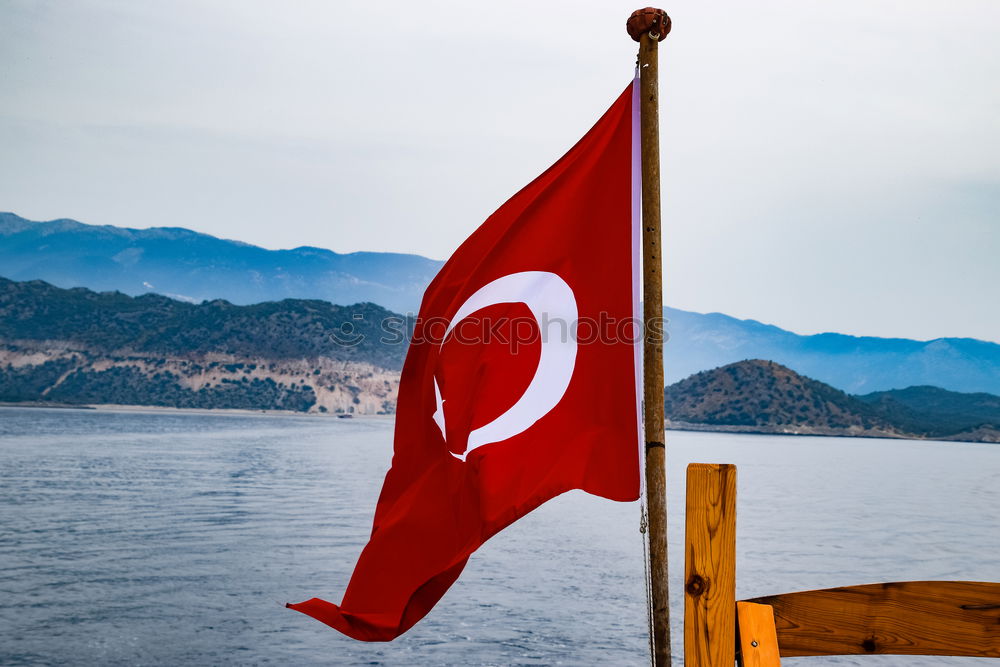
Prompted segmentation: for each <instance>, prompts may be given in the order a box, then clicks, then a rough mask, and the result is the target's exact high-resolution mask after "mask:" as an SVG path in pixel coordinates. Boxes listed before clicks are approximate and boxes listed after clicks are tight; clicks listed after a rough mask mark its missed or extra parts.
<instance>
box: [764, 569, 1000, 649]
mask: <svg viewBox="0 0 1000 667" xmlns="http://www.w3.org/2000/svg"><path fill="white" fill-rule="evenodd" d="M749 602H757V603H760V604H768V605H771V606H772V607H773V608H774V616H775V627H776V629H777V633H778V644H779V646H780V647H781V655H783V656H785V657H791V656H802V655H861V654H870V653H892V654H899V655H956V656H978V657H984V658H1000V583H983V582H974V581H904V582H895V583H883V584H867V585H864V586H850V587H847V588H829V589H826V590H818V591H805V592H801V593H786V594H784V595H771V596H768V597H762V598H755V599H753V600H749Z"/></svg>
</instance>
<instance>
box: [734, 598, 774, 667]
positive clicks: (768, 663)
mask: <svg viewBox="0 0 1000 667" xmlns="http://www.w3.org/2000/svg"><path fill="white" fill-rule="evenodd" d="M736 635H737V638H736V661H737V664H738V665H740V667H780V666H781V658H780V657H779V655H778V635H777V633H776V632H775V629H774V609H773V608H772V607H771V606H770V605H766V604H756V603H753V602H737V603H736Z"/></svg>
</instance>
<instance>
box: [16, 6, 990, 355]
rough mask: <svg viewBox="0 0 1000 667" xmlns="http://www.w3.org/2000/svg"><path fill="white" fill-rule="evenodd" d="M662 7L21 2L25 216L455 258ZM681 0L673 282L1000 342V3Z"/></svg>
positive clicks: (666, 182)
mask: <svg viewBox="0 0 1000 667" xmlns="http://www.w3.org/2000/svg"><path fill="white" fill-rule="evenodd" d="M637 7H638V5H637V4H635V3H631V2H630V3H624V2H620V1H618V0H599V1H598V0H587V1H584V0H574V1H573V2H568V1H566V2H562V1H560V2H539V1H537V0H536V1H533V2H527V1H521V0H505V1H504V2H497V3H490V4H489V5H485V4H477V3H468V2H464V3H459V2H413V1H412V0H411V1H410V2H382V3H376V4H372V3H370V2H364V3H362V2H353V1H340V0H338V1H336V2H331V1H329V0H322V1H304V0H290V1H288V2H281V3H277V2H264V1H262V0H214V1H213V2H196V1H194V0H172V1H171V2H169V3H147V2H135V1H134V0H123V1H119V0H115V1H111V0H76V1H74V2H62V1H59V0H0V100H2V102H0V210H6V211H13V212H15V213H17V214H19V215H21V216H23V217H26V218H29V219H33V220H49V219H54V218H62V217H67V218H73V219H76V220H80V221H82V222H86V223H90V224H110V225H118V226H127V227H138V228H145V227H156V226H179V227H187V228H190V229H195V230H198V231H201V232H205V233H209V234H213V235H216V236H221V237H225V238H232V239H238V240H241V241H246V242H249V243H254V244H257V245H261V246H264V247H268V248H291V247H296V246H301V245H310V246H319V247H326V248H330V249H332V250H335V251H337V252H351V251H357V250H373V251H394V252H408V253H418V254H422V255H426V256H429V257H433V258H437V259H445V258H447V256H448V255H449V254H450V253H451V252H452V251H453V250H454V249H455V248H456V247H457V246H458V245H459V244H460V243H461V242H462V240H464V239H465V237H466V236H468V234H469V233H471V232H472V231H473V230H474V229H475V228H476V227H477V226H478V225H479V224H480V223H481V222H482V221H483V220H484V219H485V218H486V217H487V216H488V215H489V214H490V213H491V212H492V211H493V210H495V209H496V208H497V206H499V205H500V204H501V203H503V201H505V200H506V199H507V198H508V197H509V196H511V195H512V194H513V193H514V192H516V191H517V190H518V189H519V188H520V187H522V186H523V185H525V184H526V183H528V182H529V181H531V180H532V179H533V178H534V177H535V176H537V175H538V174H539V173H540V172H541V171H543V170H544V169H545V168H546V167H548V166H549V165H550V164H551V163H552V162H554V161H555V160H556V159H558V158H559V157H560V156H561V155H562V154H563V153H564V152H565V151H566V150H567V149H568V148H569V147H570V146H572V145H573V143H575V142H576V140H577V139H579V138H580V136H582V135H583V134H584V133H585V132H586V130H587V129H589V127H590V126H591V125H592V124H593V122H594V121H596V119H597V118H598V117H599V116H600V115H601V113H602V112H603V111H604V110H605V109H606V108H607V107H608V106H609V105H610V103H611V102H612V101H613V100H614V98H615V97H616V96H617V94H618V93H619V92H620V91H621V90H622V89H623V88H624V86H625V85H626V84H627V83H628V81H629V80H630V78H631V76H632V69H633V66H634V62H635V51H636V47H635V44H634V43H633V42H632V41H631V40H630V39H629V38H628V36H627V35H626V33H625V29H624V22H625V19H626V18H627V17H628V15H629V14H630V12H631V11H632V10H633V9H636V8H637ZM664 9H666V10H667V11H668V13H669V14H670V15H671V17H672V19H673V22H674V29H673V31H672V33H671V34H670V36H669V37H668V38H667V40H666V41H665V42H663V43H662V44H661V48H660V70H661V73H660V90H661V118H660V127H661V154H662V178H663V181H662V189H663V202H662V205H663V226H664V243H665V247H666V255H665V301H666V303H667V304H668V305H671V306H674V307H677V308H683V309H687V310H695V311H699V312H711V311H720V312H724V313H727V314H730V315H733V316H736V317H741V318H753V319H757V320H761V321H764V322H768V323H772V324H776V325H778V326H781V327H783V328H787V329H791V330H793V331H796V332H799V333H807V334H808V333H818V332H822V331H838V332H843V333H851V334H857V335H876V336H886V337H907V338H919V339H931V338H937V337H942V336H966V337H975V338H981V339H985V340H993V341H1000V307H998V304H1000V85H998V84H997V82H998V81H1000V27H998V26H1000V3H997V2H995V1H994V0H986V1H975V0H956V1H955V2H950V3H946V4H945V5H942V4H941V3H933V4H932V3H931V2H927V1H924V0H912V1H908V2H885V1H880V0H863V1H859V0H844V1H841V2H837V3H831V2H817V1H815V0H759V1H758V2H754V3H746V2H734V1H730V0H720V1H718V2H711V3H706V2H694V1H692V0H677V1H676V2H674V3H672V4H671V5H669V6H664Z"/></svg>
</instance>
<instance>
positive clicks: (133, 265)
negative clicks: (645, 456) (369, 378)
mask: <svg viewBox="0 0 1000 667" xmlns="http://www.w3.org/2000/svg"><path fill="white" fill-rule="evenodd" d="M441 264H442V263H441V262H439V261H436V260H432V259H428V258H425V257H419V256H416V255H402V254H392V253H375V252H365V253H351V254H338V253H335V252H332V251H329V250H323V249H320V248H310V247H302V248H295V249H292V250H267V249H264V248H260V247H257V246H252V245H248V244H246V243H241V242H239V241H229V240H224V239H219V238H216V237H213V236H209V235H207V234H200V233H197V232H193V231H190V230H187V229H183V228H154V229H146V230H139V229H125V228H119V227H111V226H94V225H86V224H83V223H80V222H76V221H74V220H55V221H51V222H32V221H29V220H25V219H24V218H21V217H19V216H17V215H14V214H13V213H0V276H4V277H6V278H10V279H14V280H34V279H40V280H45V281H47V282H49V283H51V284H53V285H57V286H59V287H87V288H90V289H93V290H98V291H104V290H117V291H120V292H123V293H125V294H130V295H140V294H144V293H148V292H154V293H158V294H162V295H166V296H170V297H172V298H175V299H181V300H185V301H190V302H200V301H203V300H209V301H211V300H216V299H225V300H227V301H229V302H231V303H232V304H237V305H239V304H244V305H245V304H253V303H260V302H267V301H280V300H282V299H287V298H294V299H313V300H323V301H329V302H335V303H340V304H351V303H359V302H372V303H377V304H379V305H380V306H383V307H385V308H387V309H389V310H394V311H396V312H404V313H408V312H416V310H417V308H418V307H419V302H420V297H421V295H422V293H423V290H424V288H425V287H426V285H427V283H428V282H430V280H431V278H432V277H433V276H434V274H435V273H436V272H437V270H438V269H439V268H440V267H441ZM664 314H665V316H666V318H667V319H668V324H667V331H668V333H669V334H670V339H669V341H668V342H667V345H666V348H665V350H666V380H667V383H668V384H669V383H672V382H676V381H678V380H681V379H683V378H685V377H687V376H689V375H691V374H693V373H697V372H699V371H703V370H707V369H711V368H716V367H719V366H724V365H726V364H730V363H733V362H737V361H740V360H744V359H754V358H759V359H769V360H773V361H775V362H778V363H781V364H784V365H786V366H789V367H791V368H795V369H796V370H797V371H799V372H801V373H804V374H805V375H808V376H809V377H812V378H815V379H816V380H819V381H821V382H825V383H827V384H830V385H832V386H834V387H836V388H838V389H841V390H844V391H847V392H850V393H856V394H861V393H869V392H876V391H888V390H892V389H899V388H904V387H910V386H915V385H917V386H919V385H932V386H937V387H941V388H943V389H946V390H951V391H958V392H988V393H992V394H1000V344H997V343H994V342H987V341H981V340H976V339H971V338H939V339H935V340H930V341H918V340H910V339H905V338H878V337H870V336H850V335H845V334H839V333H823V334H818V335H812V336H803V335H799V334H796V333H793V332H791V331H787V330H784V329H781V328H779V327H777V326H774V325H770V324H764V323H761V322H757V321H755V320H741V319H737V318H734V317H730V316H728V315H725V314H722V313H708V314H702V313H696V312H691V311H685V310H679V309H675V308H667V309H665V313H664Z"/></svg>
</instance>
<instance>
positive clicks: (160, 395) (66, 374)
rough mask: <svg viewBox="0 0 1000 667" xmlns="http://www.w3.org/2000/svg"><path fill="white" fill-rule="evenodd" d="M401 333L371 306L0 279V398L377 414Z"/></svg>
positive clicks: (391, 393)
mask: <svg viewBox="0 0 1000 667" xmlns="http://www.w3.org/2000/svg"><path fill="white" fill-rule="evenodd" d="M411 325H412V321H409V320H406V319H404V318H402V317H400V316H398V315H395V314H394V313H392V312H390V311H387V310H385V309H384V308H382V307H380V306H376V305H373V304H370V303H363V304H357V305H354V306H335V305H332V304H329V303H326V302H324V301H307V300H300V299H288V300H285V301H280V302H271V303H261V304H256V305H252V306H236V305H233V304H231V303H228V302H226V301H222V300H216V301H209V302H205V303H202V304H198V305H195V304H190V303H184V302H181V301H176V300H173V299H169V298H167V297H164V296H160V295H156V294H147V295H144V296H139V297H130V296H127V295H124V294H121V293H118V292H113V293H101V294H98V293H95V292H92V291H90V290H87V289H83V288H75V289H69V290H66V289H60V288H58V287H54V286H52V285H49V284H47V283H44V282H41V281H31V282H24V283H18V282H13V281H10V280H6V279H0V401H6V402H23V401H47V402H59V403H71V404H80V403H121V404H129V405H165V406H172V407H192V408H249V409H268V410H270V409H285V410H295V411H315V412H346V413H351V412H368V413H374V412H380V413H387V412H392V411H394V409H395V392H396V388H397V386H398V382H399V369H400V368H401V367H402V363H403V358H404V356H405V354H406V340H407V339H408V330H409V329H408V328H409V327H410V326H411Z"/></svg>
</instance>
